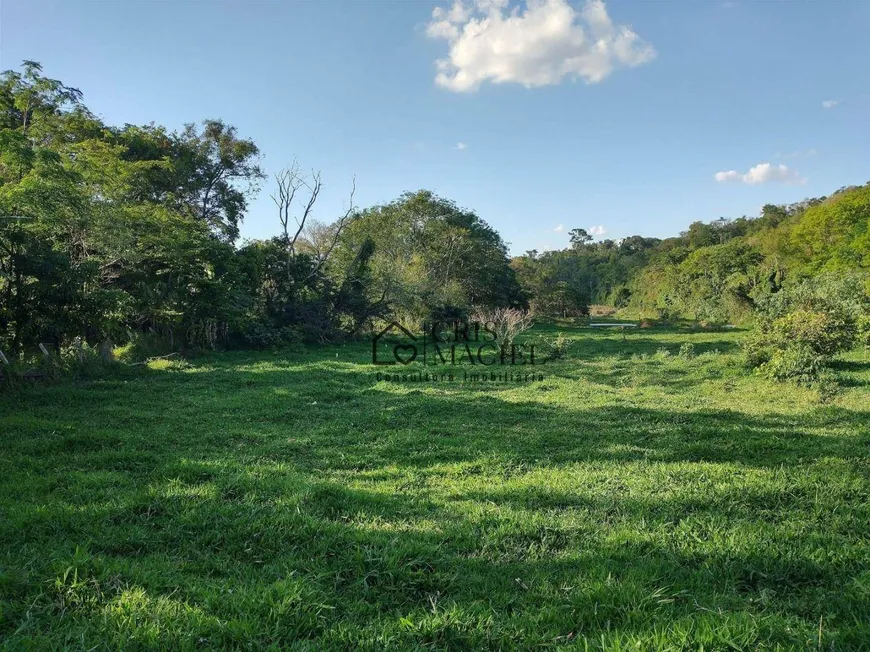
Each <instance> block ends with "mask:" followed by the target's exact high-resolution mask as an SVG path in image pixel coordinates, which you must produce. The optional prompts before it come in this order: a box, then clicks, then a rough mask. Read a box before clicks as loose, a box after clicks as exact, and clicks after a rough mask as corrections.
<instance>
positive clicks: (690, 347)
mask: <svg viewBox="0 0 870 652" xmlns="http://www.w3.org/2000/svg"><path fill="white" fill-rule="evenodd" d="M677 355H679V356H680V357H681V358H683V359H684V360H689V359H691V358H694V357H695V355H696V353H695V345H694V344H692V343H691V342H684V343H683V344H682V345H681V346H680V351H679V353H678V354H677Z"/></svg>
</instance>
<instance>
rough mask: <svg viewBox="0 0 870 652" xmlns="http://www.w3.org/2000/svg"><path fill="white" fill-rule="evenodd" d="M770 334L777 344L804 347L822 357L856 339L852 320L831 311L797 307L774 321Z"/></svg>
mask: <svg viewBox="0 0 870 652" xmlns="http://www.w3.org/2000/svg"><path fill="white" fill-rule="evenodd" d="M770 333H771V335H772V337H773V338H774V341H776V342H777V343H779V344H780V345H784V346H785V347H788V348H792V347H806V348H807V349H808V350H810V351H812V352H813V353H815V354H817V355H822V356H832V355H835V354H837V353H839V352H840V351H845V350H846V349H848V348H850V347H851V346H852V344H853V343H854V341H855V330H854V327H853V326H852V324H851V323H849V322H848V321H846V320H845V319H843V318H841V317H838V316H835V315H834V314H832V313H828V312H813V311H809V310H796V311H794V312H790V313H788V314H787V315H785V316H784V317H780V318H779V319H776V320H774V322H773V323H772V324H771V328H770Z"/></svg>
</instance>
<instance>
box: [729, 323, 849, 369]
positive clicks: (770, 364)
mask: <svg viewBox="0 0 870 652" xmlns="http://www.w3.org/2000/svg"><path fill="white" fill-rule="evenodd" d="M854 341H855V328H854V326H853V323H852V322H851V321H850V320H848V319H846V318H844V317H842V316H840V315H839V314H837V313H834V312H823V311H820V310H809V309H805V308H799V309H797V310H793V311H792V312H789V313H787V314H785V315H783V316H781V317H777V318H776V319H773V320H770V319H762V320H761V321H760V322H759V324H758V325H757V327H756V330H755V331H754V332H753V333H752V334H751V335H750V336H749V337H748V338H747V339H746V340H745V341H744V343H743V354H744V359H745V361H746V363H747V364H748V365H749V366H750V367H757V368H759V370H760V371H761V372H762V373H763V374H764V375H766V376H768V377H769V378H773V379H774V380H779V381H792V382H796V383H798V384H801V385H810V384H813V383H816V382H818V381H819V379H820V378H821V377H822V372H823V371H825V369H826V368H827V366H828V365H829V364H830V362H831V359H832V358H833V356H834V355H836V354H837V353H840V352H841V351H845V350H847V349H848V348H849V347H851V346H852V344H853V343H854Z"/></svg>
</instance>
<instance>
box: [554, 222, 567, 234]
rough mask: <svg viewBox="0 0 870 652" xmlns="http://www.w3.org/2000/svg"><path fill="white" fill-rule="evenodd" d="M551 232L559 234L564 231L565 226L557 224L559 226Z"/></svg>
mask: <svg viewBox="0 0 870 652" xmlns="http://www.w3.org/2000/svg"><path fill="white" fill-rule="evenodd" d="M553 230H554V231H555V232H556V233H561V232H562V231H564V230H565V225H564V224H559V225H558V226H557V227H556V228H555V229H553Z"/></svg>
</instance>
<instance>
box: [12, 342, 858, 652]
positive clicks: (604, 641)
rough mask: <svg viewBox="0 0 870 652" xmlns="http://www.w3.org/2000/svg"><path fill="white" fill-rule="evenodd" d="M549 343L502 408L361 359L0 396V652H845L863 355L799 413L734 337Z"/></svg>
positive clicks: (167, 367)
mask: <svg viewBox="0 0 870 652" xmlns="http://www.w3.org/2000/svg"><path fill="white" fill-rule="evenodd" d="M559 329H560V330H562V331H564V332H566V333H567V334H569V335H570V336H571V337H572V338H573V339H575V340H576V342H575V345H574V346H573V348H572V349H571V352H570V354H569V357H568V358H567V359H565V360H562V361H559V362H556V363H548V364H546V365H544V366H543V367H541V369H542V371H543V374H544V379H543V380H541V381H535V382H532V383H527V384H516V383H513V384H511V383H506V384H500V383H489V384H484V383H475V384H467V385H462V384H445V383H442V384H437V383H418V384H411V383H408V384H402V383H390V382H383V381H381V382H378V381H377V380H376V378H375V373H376V371H377V370H376V369H375V368H374V367H372V366H371V365H370V364H369V363H370V351H371V348H370V346H369V345H368V344H367V343H360V344H356V345H346V346H328V347H321V348H309V349H306V350H304V351H296V352H292V353H280V352H279V353H275V352H271V353H270V352H263V353H252V352H240V353H227V354H216V355H213V356H207V357H203V358H199V359H196V360H193V361H190V362H185V361H179V360H172V359H170V360H159V361H153V362H151V363H149V364H148V365H146V366H142V367H138V368H136V369H135V370H124V371H123V372H119V373H118V374H115V375H112V376H110V377H107V378H104V379H101V380H97V381H92V382H86V383H80V384H76V385H70V384H62V385H56V386H35V387H32V388H29V389H26V390H25V391H21V392H16V393H7V394H4V395H0V428H2V430H0V463H2V469H3V471H2V473H0V600H2V603H0V640H2V641H3V643H4V644H5V645H6V646H7V647H9V648H10V649H19V648H21V647H26V646H35V647H40V648H57V647H62V646H64V645H66V646H69V647H73V648H77V649H78V648H86V649H90V648H92V647H97V648H98V649H99V648H100V647H103V648H110V649H114V648H117V647H132V648H136V647H163V648H173V649H175V648H197V647H220V646H231V647H251V648H264V647H269V646H280V647H296V648H299V649H312V650H319V649H330V648H332V649H360V648H362V649H383V648H390V647H392V648H413V647H426V646H431V647H438V648H462V649H485V648H490V649H505V648H523V649H528V648H534V647H540V646H551V647H559V646H566V647H567V646H571V645H576V646H578V647H579V648H580V649H584V648H585V647H589V648H592V649H596V648H605V649H622V648H631V649H684V648H691V649H695V648H698V647H700V646H704V647H705V648H706V649H724V648H729V647H730V648H736V649H745V648H752V649H754V648H776V647H778V646H779V647H783V648H789V647H791V648H795V647H796V648H806V647H813V648H817V647H819V646H821V648H823V649H831V648H836V649H848V648H852V649H861V648H862V647H866V645H867V642H868V641H870V507H868V503H870V464H868V462H870V418H868V417H870V401H868V398H870V392H868V387H870V362H868V360H867V359H866V355H865V354H864V353H863V352H856V353H854V354H851V355H850V356H847V358H846V359H845V360H844V361H842V362H841V363H840V369H839V373H840V374H841V380H842V385H843V389H842V392H841V393H840V394H838V395H837V396H835V397H834V398H833V400H832V401H830V402H827V403H822V402H820V398H819V396H818V394H817V393H816V392H815V391H814V390H812V389H806V388H799V387H793V386H787V385H775V384H772V383H770V382H768V381H766V380H763V379H761V378H759V377H757V376H753V375H751V374H748V373H747V372H746V371H745V370H744V369H743V368H742V367H740V366H739V364H738V359H737V357H738V356H737V343H738V342H739V339H740V337H741V333H740V332H737V331H731V332H724V333H714V332H705V331H690V330H687V329H683V330H656V329H653V330H638V331H634V332H627V333H625V334H623V333H620V332H614V331H606V330H605V331H595V332H590V331H588V330H580V329H573V330H570V329H569V328H568V327H567V326H560V327H559ZM556 330H557V329H556V328H550V329H545V328H543V329H539V330H538V334H547V335H552V334H554V333H555V332H556ZM684 342H692V343H693V344H694V346H695V352H696V354H697V355H695V356H692V357H685V358H683V357H680V356H679V355H678V353H679V349H680V346H681V345H682V344H683V343H684ZM663 349H664V350H663ZM413 367H414V365H411V366H410V367H409V369H410V368H413Z"/></svg>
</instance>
